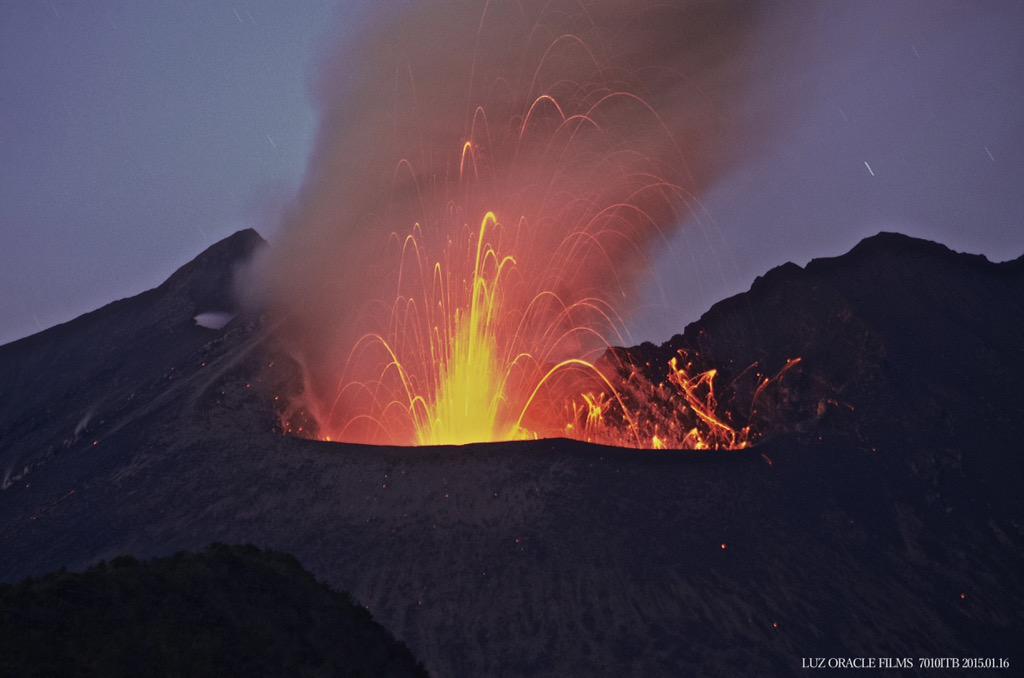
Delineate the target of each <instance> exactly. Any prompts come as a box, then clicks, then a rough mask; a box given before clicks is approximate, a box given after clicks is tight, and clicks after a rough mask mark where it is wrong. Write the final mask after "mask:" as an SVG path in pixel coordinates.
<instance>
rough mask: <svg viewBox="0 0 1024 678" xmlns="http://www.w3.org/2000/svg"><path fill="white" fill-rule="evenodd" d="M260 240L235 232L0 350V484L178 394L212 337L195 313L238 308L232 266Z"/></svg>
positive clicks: (216, 337) (250, 233)
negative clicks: (152, 279)
mask: <svg viewBox="0 0 1024 678" xmlns="http://www.w3.org/2000/svg"><path fill="white" fill-rule="evenodd" d="M265 244H266V243H265V242H264V241H263V239H262V238H261V237H260V236H259V234H258V233H256V231H254V230H252V229H246V230H243V231H239V232H237V233H235V234H234V235H231V236H229V237H228V238H225V239H224V240H222V241H220V242H218V243H216V244H215V245H213V246H211V247H209V248H208V249H207V250H205V251H204V252H202V253H201V254H200V255H199V256H197V257H196V258H195V259H193V260H192V261H191V262H189V263H188V264H186V265H185V266H182V267H181V268H180V269H178V270H177V271H176V272H175V273H174V274H173V275H172V276H171V277H170V278H168V279H167V280H166V281H164V283H163V284H161V285H160V286H159V287H157V288H155V289H152V290H149V291H146V292H143V293H142V294H139V295H137V296H134V297H131V298H128V299H122V300H120V301H115V302H113V303H110V304H108V305H106V306H104V307H103V308H100V309H98V310H96V311H93V312H91V313H87V314H85V315H83V316H80V317H78V318H76V319H74V320H72V321H70V322H66V323H63V324H61V325H57V326H55V327H51V328H50V329H48V330H45V331H43V332H39V333H38V334H34V335H32V336H29V337H26V338H24V339H21V340H18V341H15V342H12V343H9V344H7V345H5V346H0V485H7V484H9V483H11V482H13V479H16V478H18V477H20V476H22V475H24V474H25V473H26V471H29V470H31V469H32V468H33V467H34V466H36V465H38V464H40V463H44V462H45V461H46V460H47V459H48V458H50V457H51V456H53V455H54V454H56V453H58V452H59V451H61V450H63V449H67V448H71V447H74V446H75V445H77V444H79V443H81V442H83V441H85V442H88V443H91V442H92V441H93V440H95V435H93V436H92V437H90V434H95V433H96V432H97V431H109V430H111V429H113V428H114V427H116V426H122V425H125V424H126V423H127V422H128V421H130V420H131V418H132V417H133V416H135V415H137V414H138V413H139V412H140V411H148V410H151V409H153V407H155V406H158V405H159V404H160V403H162V402H164V401H166V400H167V398H168V396H169V395H173V394H174V393H176V392H177V390H176V389H169V388H168V387H170V386H171V385H173V384H174V383H175V380H176V378H177V377H178V376H179V371H180V370H181V369H182V368H183V366H188V367H192V366H193V363H194V364H196V365H198V364H199V363H201V362H203V360H204V358H203V356H204V355H205V353H206V352H207V351H208V350H209V345H210V344H211V343H216V342H218V341H219V340H220V334H219V333H214V332H211V331H210V330H209V329H206V328H203V327H200V326H198V325H197V324H196V322H195V316H196V315H198V314H200V313H206V312H211V311H212V312H222V313H233V312H234V311H235V310H236V308H235V307H236V304H235V301H234V295H233V284H232V283H233V280H232V278H233V275H234V272H235V269H236V267H237V266H238V265H239V264H240V263H241V262H244V261H245V260H247V259H248V258H249V257H251V256H252V254H253V252H254V251H255V250H256V249H258V248H259V247H262V246H264V245H265Z"/></svg>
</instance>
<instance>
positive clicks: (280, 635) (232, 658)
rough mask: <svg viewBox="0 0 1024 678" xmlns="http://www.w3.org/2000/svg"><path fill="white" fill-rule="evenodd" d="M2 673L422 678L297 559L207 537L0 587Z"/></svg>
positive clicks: (408, 658)
mask: <svg viewBox="0 0 1024 678" xmlns="http://www.w3.org/2000/svg"><path fill="white" fill-rule="evenodd" d="M0 674H2V675H5V676H40V677H42V676H97V677H102V678H117V677H119V676H125V677H131V678H134V677H135V676H141V675H145V676H168V677H170V676H194V677H198V676H216V677H217V678H227V677H229V676H239V677H244V678H257V677H259V676H268V677H269V678H278V677H279V676H305V677H308V678H315V677H323V678H327V677H333V676H352V677H355V676H409V677H411V676H424V675H426V673H425V671H424V670H423V668H422V667H421V666H419V665H418V664H417V662H416V660H415V659H414V658H413V656H412V655H411V654H410V653H409V650H408V648H406V647H405V646H404V645H402V644H401V643H399V642H397V641H396V640H395V639H394V638H392V637H391V636H390V635H389V634H388V632H387V631H385V630H384V629H382V628H381V627H380V626H379V625H378V624H377V623H375V622H374V621H373V619H372V618H371V617H370V615H369V613H368V612H367V611H366V610H365V609H363V608H361V607H359V606H357V605H355V604H353V603H352V600H351V599H350V598H349V597H348V596H347V595H345V594H343V593H338V592H336V591H332V590H331V589H329V588H327V587H326V586H324V585H323V584H321V583H319V582H317V581H316V579H314V578H313V576H312V575H310V574H309V573H308V572H306V571H305V570H303V569H302V566H301V565H299V564H298V563H297V562H296V561H295V559H294V558H292V557H291V556H289V555H286V554H281V553H273V552H266V551H260V550H259V549H257V548H255V547H252V546H225V545H223V544H215V545H213V546H211V547H209V548H208V549H206V550H205V551H203V552H202V553H177V554H175V555H174V556H171V557H169V558H160V559H157V560H152V561H147V562H139V561H138V560H136V559H134V558H131V557H121V558H115V559H114V560H113V561H111V562H110V563H102V564H100V565H97V566H96V567H93V568H90V569H89V570H88V571H86V572H83V573H77V572H55V573H53V574H50V575H48V576H46V577H43V578H42V579H33V580H26V581H24V582H21V583H20V584H18V585H16V586H2V585H0Z"/></svg>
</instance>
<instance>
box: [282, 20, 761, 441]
mask: <svg viewBox="0 0 1024 678" xmlns="http://www.w3.org/2000/svg"><path fill="white" fill-rule="evenodd" d="M449 4H451V5H452V7H454V8H455V11H451V12H444V11H440V10H438V8H437V7H430V8H428V9H423V10H420V11H419V12H418V13H416V14H415V16H409V10H406V11H405V12H402V13H398V14H394V15H389V16H388V17H386V18H384V19H379V20H380V21H381V22H382V25H381V26H379V27H378V29H377V30H376V31H371V32H370V34H371V35H373V36H374V38H375V40H376V39H379V40H381V41H383V43H385V44H383V45H382V44H379V43H378V42H376V41H375V40H366V41H363V42H360V41H356V45H358V47H357V49H358V50H363V51H353V52H351V53H349V54H348V55H347V57H348V61H346V60H345V59H342V60H340V62H341V63H351V61H350V60H351V59H352V58H353V57H354V56H355V55H358V56H359V58H360V59H361V60H363V61H366V60H367V59H368V57H367V54H370V55H372V56H373V58H372V59H369V61H371V62H372V63H374V64H376V65H375V66H373V67H369V68H364V69H363V70H361V71H359V73H358V74H357V77H355V78H354V80H355V82H354V83H353V82H351V81H352V80H353V78H352V77H351V75H350V77H349V82H348V84H347V85H346V86H345V87H344V88H343V90H344V94H343V95H338V96H335V97H333V98H332V97H331V96H328V97H327V105H325V114H324V120H325V121H324V125H323V128H322V130H321V139H320V146H319V147H318V152H317V154H316V157H315V158H314V161H313V165H312V167H311V171H310V176H309V177H308V178H307V180H306V184H305V186H304V187H303V191H302V192H301V194H300V195H299V197H298V199H297V201H296V204H295V205H294V206H293V208H292V210H291V211H290V212H289V214H287V215H286V217H285V225H284V230H285V234H286V238H285V240H284V242H283V246H281V247H275V248H274V249H277V250H278V251H279V253H280V254H276V255H275V257H276V258H275V259H274V260H272V261H271V262H269V264H268V265H267V266H266V269H265V271H264V273H263V277H264V279H265V280H267V281H269V283H267V284H268V285H269V288H270V290H269V297H270V299H271V304H270V307H271V309H272V310H273V313H274V314H275V315H276V319H277V321H278V322H277V324H276V326H277V327H279V328H280V330H279V338H280V339H281V341H282V345H284V346H285V347H286V348H287V349H288V350H289V352H290V353H291V355H292V356H293V357H294V358H295V359H296V362H297V363H298V364H299V365H300V367H301V369H302V373H303V377H304V382H305V384H304V389H303V391H302V393H301V394H300V395H297V396H295V397H294V398H292V399H291V402H290V406H289V409H288V410H287V411H286V412H285V413H284V415H283V418H284V421H285V426H286V428H290V427H291V424H290V422H292V421H294V418H295V415H296V412H301V413H302V414H303V416H304V417H305V418H306V419H307V420H312V422H313V426H310V427H309V428H304V430H303V431H302V433H303V434H307V435H314V436H316V437H320V438H322V439H326V440H337V441H354V442H368V443H384V444H401V445H439V444H463V443H471V442H486V441H500V440H513V439H527V438H540V437H552V436H568V437H573V438H578V439H583V440H588V441H594V442H602V443H610V444H617V445H626V446H632V447H653V448H661V447H675V448H691V449H707V448H725V449H736V448H742V447H745V446H747V445H748V444H749V442H750V440H751V435H752V434H751V431H750V430H749V428H748V427H746V426H743V425H739V424H737V423H735V422H734V420H733V417H732V416H731V415H729V414H728V413H726V412H723V411H721V408H720V405H719V402H718V400H717V398H716V394H715V378H716V372H715V371H714V370H706V369H704V370H701V369H697V368H696V367H694V364H693V362H691V361H690V360H689V359H688V356H686V355H679V356H677V357H675V358H673V359H672V360H671V361H670V362H668V364H665V365H663V366H662V375H661V376H660V377H655V378H652V377H651V376H650V374H649V371H645V370H641V369H639V367H638V366H636V365H634V364H632V362H631V361H630V359H629V358H628V356H627V355H626V354H625V353H624V352H622V351H619V350H616V349H613V348H612V347H615V346H622V345H626V344H627V343H628V341H629V337H628V334H627V333H626V331H625V323H624V318H625V317H626V316H627V315H628V310H629V308H630V307H631V305H632V304H633V303H635V300H634V296H635V287H636V283H637V280H638V279H639V278H640V277H641V276H642V274H643V272H644V270H645V269H647V268H649V264H650V261H649V259H648V257H649V255H648V253H649V252H650V251H651V250H652V249H654V248H657V247H658V246H659V244H660V243H664V242H665V239H666V237H667V236H668V235H669V234H670V233H671V232H672V231H673V230H674V229H676V228H677V227H678V226H679V225H680V224H682V223H683V222H685V221H687V220H692V219H694V218H695V217H696V215H697V213H698V212H699V203H698V201H697V194H698V192H699V191H700V190H701V189H702V188H703V187H704V185H705V184H706V183H708V181H710V179H709V178H708V177H703V176H702V175H701V173H699V172H696V173H695V172H693V171H692V170H691V169H690V167H689V166H688V164H687V159H688V157H687V154H685V153H684V152H683V150H682V148H683V146H684V145H686V146H688V147H689V146H692V147H693V148H695V149H699V148H700V147H701V144H702V140H701V139H700V138H699V137H700V133H701V132H704V133H706V134H711V133H712V131H713V130H714V129H715V128H716V125H717V124H718V122H720V121H721V119H722V118H723V117H724V115H723V114H722V112H721V111H720V110H718V109H715V108H714V107H713V106H711V107H710V110H706V109H705V108H702V106H705V107H706V106H707V102H706V101H704V99H707V98H708V97H707V95H706V93H705V92H704V91H702V89H701V88H700V83H702V82H705V79H704V77H703V76H704V75H705V74H703V73H702V74H701V76H702V77H700V78H697V79H695V78H696V77H697V76H696V75H695V73H697V72H698V69H706V70H707V72H709V73H714V74H715V75H716V76H720V75H722V73H723V72H725V71H726V69H724V68H723V67H722V63H723V62H724V61H725V57H724V56H723V51H724V52H729V51H730V50H731V49H732V48H733V47H734V46H735V44H736V43H737V41H738V38H737V35H736V33H738V32H740V31H737V30H725V29H723V28H722V27H723V26H725V27H730V26H734V24H735V23H736V22H735V17H730V16H728V13H729V11H731V7H730V6H729V5H720V6H719V7H718V8H717V9H714V8H710V9H709V8H708V7H707V5H706V3H696V4H694V5H687V7H686V9H685V11H683V13H682V15H679V11H680V10H679V9H678V8H675V9H668V10H666V9H665V8H664V7H663V6H662V5H658V4H652V5H651V6H650V7H645V8H641V9H633V10H629V11H628V12H626V10H624V9H622V7H621V5H618V6H616V7H615V8H610V7H608V5H609V4H610V3H589V4H588V3H565V5H564V6H562V5H559V3H557V2H547V3H544V4H543V5H540V4H538V5H537V7H535V8H532V9H531V6H530V5H531V3H511V2H509V3H500V2H484V3H465V2H463V3H458V2H456V3H449ZM473 9H475V10H476V11H471V10H473ZM665 11H668V12H669V16H668V17H666V16H665V15H664V14H663V13H664V12H665ZM624 12H626V16H625V17H623V13H624ZM439 16H440V17H442V18H443V20H441V21H438V17H439ZM467 17H470V18H469V19H467ZM623 19H628V21H627V20H623ZM730 22H732V23H730ZM666 25H668V26H672V27H673V28H672V30H671V31H669V32H668V33H666V31H665V28H664V27H665V26H666ZM679 27H688V28H689V29H690V32H689V33H687V32H686V31H683V34H682V35H679ZM687 36H689V37H690V38H691V39H690V40H689V41H687V40H686V37H687ZM679 39H682V44H683V45H684V46H683V47H679V46H678V45H677V43H678V42H679ZM666 40H668V42H666ZM723 43H725V44H723ZM652 55H653V56H658V55H662V56H664V55H671V56H670V57H669V60H670V64H669V66H670V67H665V68H652V64H650V63H647V60H648V59H649V58H650V57H651V56H652ZM691 62H693V63H692V64H691ZM655 65H656V64H655ZM342 68H345V67H344V66H342ZM453 74H455V75H453ZM459 83H462V84H459ZM382 91H386V92H389V94H388V95H387V96H384V97H382V96H381V94H380V92H382ZM691 99H698V100H700V101H701V102H703V103H701V104H700V105H694V104H692V103H691V102H690V100H691ZM368 102H371V103H368ZM663 108H667V109H668V111H669V112H670V113H671V115H666V114H665V113H663ZM680 133H683V134H684V135H687V134H688V135H689V136H684V137H682V138H681V137H680ZM694 154H695V155H698V156H699V155H700V153H698V152H696V151H695V153H694ZM292 430H293V432H296V431H294V429H292Z"/></svg>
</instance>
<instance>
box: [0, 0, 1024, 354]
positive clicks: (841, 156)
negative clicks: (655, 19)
mask: <svg viewBox="0 0 1024 678" xmlns="http://www.w3.org/2000/svg"><path fill="white" fill-rule="evenodd" d="M353 4H357V3H352V2H337V1H332V0H303V2H299V3H284V2H255V1H253V2H245V1H237V2H214V1H212V0H211V1H207V2H199V1H196V2H174V3H167V2H146V1H124V2H119V1H105V2H99V1H97V2H90V3H81V2H72V1H71V0H49V1H46V0H12V1H9V2H4V3H2V4H0V342H4V341H8V340H12V339H15V338H18V337H20V336H24V335H26V334H29V333H32V332H35V331H37V330H39V329H42V328H45V327H47V326H49V325H52V324H54V323H57V322H61V321H64V320H68V319H70V318H71V317H73V316H75V315H77V314H79V313H81V312H84V311H87V310H90V309H92V308H94V307H96V306H99V305H102V304H103V303H106V302H108V301H111V300H113V299H115V298H119V297H124V296H128V295H131V294H134V293H136V292H138V291H141V290H143V289H146V288H148V287H152V286H154V285H156V284H158V283H159V282H160V281H161V280H163V279H164V278H165V277H166V276H167V275H168V274H170V273H171V272H172V271H173V270H174V269H175V268H176V267H177V266H179V265H181V264H182V263H184V262H185V261H187V260H188V259H189V258H191V257H192V256H194V255H195V254H196V253H197V252H198V251H200V250H201V249H202V248H203V247H205V246H206V245H208V244H210V243H212V242H214V241H215V240H217V239H218V238H220V237H223V236H225V235H227V234H229V233H230V232H232V231H234V230H237V229H238V228H241V227H243V226H247V225H254V226H256V227H257V228H259V229H260V230H261V231H262V232H264V233H265V234H266V235H268V236H270V237H271V239H272V238H273V235H274V224H273V220H272V218H271V217H269V216H268V215H272V214H274V213H275V211H276V207H277V206H279V205H280V204H282V203H283V202H284V201H286V200H287V197H288V195H289V193H290V192H291V191H292V190H293V189H294V188H295V187H296V186H297V185H298V183H299V182H300V180H301V177H302V173H303V169H304V166H305V163H306V158H307V157H308V155H309V153H310V150H311V147H312V143H313V139H314V134H315V129H316V119H315V113H314V109H313V105H312V101H311V98H310V96H309V92H310V82H311V79H312V78H313V77H314V76H315V73H316V66H317V63H318V60H319V59H320V57H321V56H322V55H323V53H324V48H325V46H326V45H327V44H329V42H330V41H335V40H344V39H345V35H346V32H347V31H356V30H359V25H360V24H359V21H358V19H357V18H356V16H355V13H354V12H353V11H352V9H351V7H352V5H353ZM773 7H775V8H776V10H775V11H774V13H773V14H774V15H773V16H772V17H771V18H770V19H769V21H768V22H767V25H766V27H765V29H764V31H763V34H762V35H761V38H760V39H761V41H762V42H763V45H764V47H763V54H764V60H763V62H762V63H761V64H759V66H758V72H757V73H756V74H755V75H756V77H755V78H754V81H755V83H756V84H755V85H754V87H753V90H752V91H751V92H750V95H749V97H748V99H747V103H746V104H745V109H746V110H745V111H744V113H745V114H746V115H749V116H750V117H751V119H756V118H757V117H758V116H761V115H765V116H778V115H781V116H783V117H785V118H786V119H787V120H789V121H790V123H791V124H789V125H787V126H785V127H784V129H783V130H782V131H780V132H779V138H777V139H775V140H774V143H772V144H771V145H770V146H769V150H768V151H767V152H764V153H762V154H760V155H758V156H756V157H752V158H750V160H749V161H748V162H745V163H742V164H740V165H739V166H738V167H737V168H736V169H735V170H734V171H733V172H732V174H730V175H729V176H727V177H726V178H725V179H724V180H722V181H721V182H720V183H719V184H718V185H717V186H716V187H715V188H714V189H713V190H712V191H711V192H710V193H709V194H708V195H706V196H704V206H705V208H706V210H707V216H706V218H704V219H703V220H702V221H701V222H700V223H691V224H687V225H685V227H684V229H683V231H682V235H681V236H679V237H678V238H677V240H676V241H675V242H674V243H673V244H672V247H670V248H667V249H666V250H665V251H664V252H663V253H662V256H661V258H660V260H659V262H658V265H657V266H656V270H655V276H654V280H655V281H656V282H655V283H652V285H651V286H650V294H649V295H648V296H649V298H650V300H651V307H649V308H647V309H644V311H643V312H642V313H641V314H640V315H639V317H638V318H637V319H636V322H635V323H634V328H635V335H636V336H635V338H636V339H638V340H640V339H656V340H660V339H664V338H667V337H668V336H669V335H670V334H672V333H673V332H675V331H678V330H680V329H682V326H683V324H685V322H687V321H689V320H692V319H694V318H695V317H697V316H698V315H699V314H700V313H701V312H702V311H703V310H705V309H706V308H707V306H709V305H710V304H711V303H713V302H714V301H715V300H717V299H719V298H721V297H723V296H726V295H728V294H732V293H735V292H738V291H741V290H743V289H746V288H747V287H748V286H749V284H750V282H751V280H752V279H753V278H754V276H756V275H759V274H761V273H763V272H764V271H765V270H767V269H768V268H770V267H772V266H774V265H777V264H780V263H782V262H784V261H787V260H793V261H796V262H798V263H801V264H802V263H805V262H806V261H807V260H808V259H810V258H812V257H816V256H828V255H833V254H838V253H840V252H843V251H845V250H847V249H849V248H850V247H852V246H853V245H854V244H855V243H856V242H857V240H859V239H860V238H861V237H863V236H866V235H870V234H872V233H875V232H877V231H879V230H898V231H903V232H906V233H910V234H912V235H919V236H923V237H928V238H932V239H936V240H940V241H942V242H945V243H947V244H949V245H950V246H952V247H954V248H955V249H961V250H969V251H975V252H982V253H984V254H987V255H988V256H989V257H990V258H992V259H994V260H1003V259H1007V258H1012V257H1015V256H1018V255H1020V254H1021V253H1024V78H1022V77H1021V73H1024V48H1022V46H1021V45H1022V41H1021V40H1020V37H1019V36H1020V33H1021V30H1022V29H1024V3H1019V2H1011V1H1009V0H1007V1H1005V2H976V3H971V4H967V3H956V4H947V3H943V2H938V1H936V2H877V3H871V2H845V3H835V4H823V3H795V2H794V3H792V4H789V5H786V4H784V3H775V5H773ZM780 46H784V47H785V49H780V48H779V47H780Z"/></svg>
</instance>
